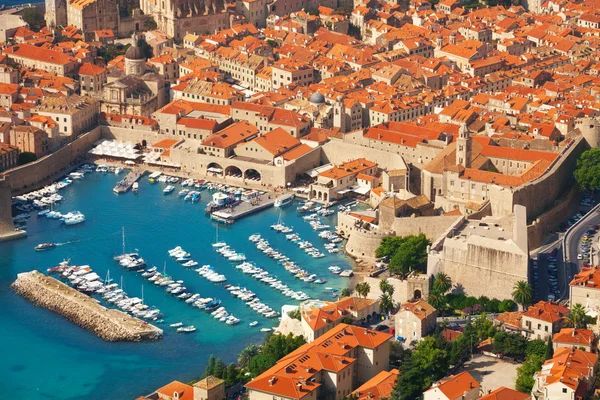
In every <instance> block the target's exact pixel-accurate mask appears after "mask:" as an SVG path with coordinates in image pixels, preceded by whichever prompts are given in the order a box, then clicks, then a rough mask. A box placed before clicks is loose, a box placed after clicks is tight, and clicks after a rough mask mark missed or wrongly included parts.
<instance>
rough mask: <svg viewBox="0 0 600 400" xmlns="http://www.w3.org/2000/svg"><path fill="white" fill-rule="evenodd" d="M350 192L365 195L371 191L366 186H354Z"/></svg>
mask: <svg viewBox="0 0 600 400" xmlns="http://www.w3.org/2000/svg"><path fill="white" fill-rule="evenodd" d="M352 191H353V192H354V193H358V194H362V195H365V194H367V193H369V192H370V191H371V189H370V188H369V187H367V186H354V187H353V188H352Z"/></svg>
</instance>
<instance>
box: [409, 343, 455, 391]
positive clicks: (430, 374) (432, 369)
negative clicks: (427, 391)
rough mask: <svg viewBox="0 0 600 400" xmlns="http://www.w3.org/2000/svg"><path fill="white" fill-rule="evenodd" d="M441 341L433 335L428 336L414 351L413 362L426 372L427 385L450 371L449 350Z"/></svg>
mask: <svg viewBox="0 0 600 400" xmlns="http://www.w3.org/2000/svg"><path fill="white" fill-rule="evenodd" d="M440 342H441V340H437V339H436V338H434V337H433V336H427V337H425V338H424V339H423V340H422V341H420V342H419V343H418V344H417V346H416V347H415V351H413V353H412V357H411V362H412V363H413V364H414V366H415V367H416V368H418V369H419V370H420V371H422V372H423V373H424V374H425V376H426V377H425V383H426V387H429V386H431V384H432V383H434V382H435V381H437V380H439V379H440V378H443V377H444V375H446V372H447V371H448V364H449V356H448V352H447V351H446V349H445V348H443V347H442V346H441V343H440Z"/></svg>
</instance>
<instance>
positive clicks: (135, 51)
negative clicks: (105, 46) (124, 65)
mask: <svg viewBox="0 0 600 400" xmlns="http://www.w3.org/2000/svg"><path fill="white" fill-rule="evenodd" d="M125 58H128V59H130V60H143V59H145V57H144V52H143V51H142V49H141V48H139V47H137V46H133V45H132V46H130V47H129V48H128V49H127V52H125Z"/></svg>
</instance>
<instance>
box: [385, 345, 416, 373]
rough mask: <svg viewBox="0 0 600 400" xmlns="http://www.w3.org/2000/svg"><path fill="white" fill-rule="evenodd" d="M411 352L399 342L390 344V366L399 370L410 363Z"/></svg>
mask: <svg viewBox="0 0 600 400" xmlns="http://www.w3.org/2000/svg"><path fill="white" fill-rule="evenodd" d="M411 355H412V352H411V351H410V349H407V348H405V347H404V346H403V345H402V343H401V342H398V341H396V340H394V341H391V342H390V365H391V366H393V367H394V368H399V369H401V368H402V366H403V365H404V364H405V363H407V362H408V361H410V357H411Z"/></svg>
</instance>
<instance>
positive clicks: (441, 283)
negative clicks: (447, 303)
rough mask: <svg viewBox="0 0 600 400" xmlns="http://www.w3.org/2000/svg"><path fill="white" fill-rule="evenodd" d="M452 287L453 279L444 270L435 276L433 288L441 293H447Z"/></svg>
mask: <svg viewBox="0 0 600 400" xmlns="http://www.w3.org/2000/svg"><path fill="white" fill-rule="evenodd" d="M451 287H452V279H450V277H449V276H448V275H446V274H445V273H443V272H438V273H437V274H435V277H434V278H433V290H434V292H436V293H439V294H445V293H446V292H447V291H448V290H450V288H451Z"/></svg>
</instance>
